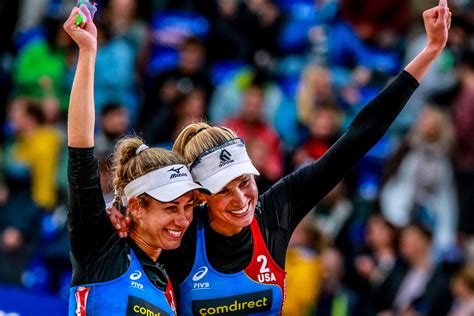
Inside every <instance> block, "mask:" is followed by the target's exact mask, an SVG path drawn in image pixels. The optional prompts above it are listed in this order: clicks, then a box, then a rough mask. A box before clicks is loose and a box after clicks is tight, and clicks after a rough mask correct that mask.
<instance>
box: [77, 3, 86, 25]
mask: <svg viewBox="0 0 474 316" xmlns="http://www.w3.org/2000/svg"><path fill="white" fill-rule="evenodd" d="M83 3H84V1H82V0H81V1H78V2H77V7H78V8H79V7H80V6H81V5H82V4H83ZM82 22H84V18H83V17H82V15H81V14H80V13H78V14H77V19H76V25H77V26H79V24H81V23H82Z"/></svg>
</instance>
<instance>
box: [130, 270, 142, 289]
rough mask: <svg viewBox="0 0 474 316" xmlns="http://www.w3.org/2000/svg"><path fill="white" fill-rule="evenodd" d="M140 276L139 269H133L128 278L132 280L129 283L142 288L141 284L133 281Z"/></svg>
mask: <svg viewBox="0 0 474 316" xmlns="http://www.w3.org/2000/svg"><path fill="white" fill-rule="evenodd" d="M141 277H142V273H141V271H138V270H135V271H133V273H132V274H130V280H132V282H131V283H130V285H131V286H133V287H135V288H137V289H140V290H143V284H141V283H138V282H135V281H137V280H138V279H140V278H141Z"/></svg>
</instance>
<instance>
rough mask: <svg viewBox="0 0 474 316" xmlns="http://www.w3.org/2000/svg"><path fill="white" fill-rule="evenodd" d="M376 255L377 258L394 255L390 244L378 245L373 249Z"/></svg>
mask: <svg viewBox="0 0 474 316" xmlns="http://www.w3.org/2000/svg"><path fill="white" fill-rule="evenodd" d="M375 253H376V255H377V257H378V258H389V257H395V253H394V251H393V249H392V248H391V247H390V246H383V247H380V248H379V249H377V250H376V251H375Z"/></svg>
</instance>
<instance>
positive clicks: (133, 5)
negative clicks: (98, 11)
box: [104, 0, 150, 74]
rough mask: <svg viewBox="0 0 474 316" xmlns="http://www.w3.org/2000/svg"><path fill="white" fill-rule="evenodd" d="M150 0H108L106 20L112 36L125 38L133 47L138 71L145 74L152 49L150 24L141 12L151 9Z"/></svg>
mask: <svg viewBox="0 0 474 316" xmlns="http://www.w3.org/2000/svg"><path fill="white" fill-rule="evenodd" d="M147 3H148V1H139V0H107V1H106V8H105V9H106V10H105V12H104V14H105V20H106V23H107V24H108V25H109V27H110V31H111V33H112V37H113V38H115V39H122V40H125V41H126V42H127V43H128V44H129V45H130V46H131V48H132V51H133V56H134V62H135V66H136V70H137V73H139V74H144V71H145V66H146V64H147V58H148V53H149V49H150V31H149V26H148V25H147V23H146V21H145V17H144V16H143V15H146V14H149V13H150V12H141V10H140V9H142V10H143V11H145V10H147V9H149V7H148V4H147Z"/></svg>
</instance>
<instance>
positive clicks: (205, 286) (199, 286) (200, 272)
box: [193, 266, 209, 289]
mask: <svg viewBox="0 0 474 316" xmlns="http://www.w3.org/2000/svg"><path fill="white" fill-rule="evenodd" d="M207 271H209V269H208V268H207V267H206V266H202V267H200V268H199V269H198V271H197V272H196V273H195V274H194V275H193V281H194V282H196V283H194V288H195V289H208V288H209V282H198V281H200V280H201V279H202V278H204V276H205V275H206V274H207Z"/></svg>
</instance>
